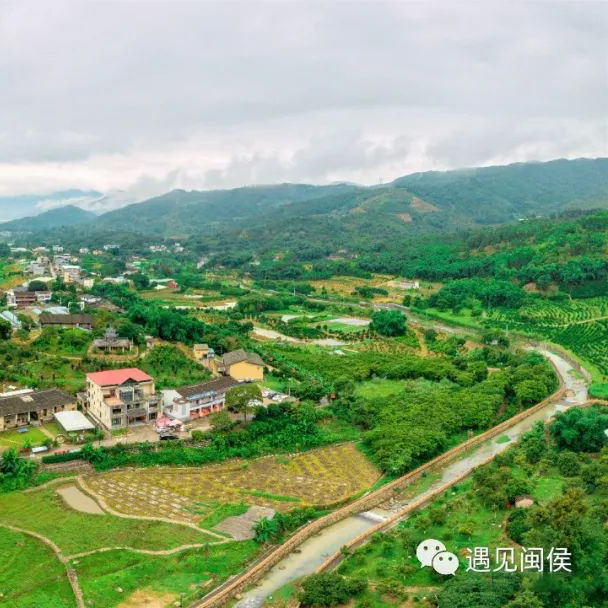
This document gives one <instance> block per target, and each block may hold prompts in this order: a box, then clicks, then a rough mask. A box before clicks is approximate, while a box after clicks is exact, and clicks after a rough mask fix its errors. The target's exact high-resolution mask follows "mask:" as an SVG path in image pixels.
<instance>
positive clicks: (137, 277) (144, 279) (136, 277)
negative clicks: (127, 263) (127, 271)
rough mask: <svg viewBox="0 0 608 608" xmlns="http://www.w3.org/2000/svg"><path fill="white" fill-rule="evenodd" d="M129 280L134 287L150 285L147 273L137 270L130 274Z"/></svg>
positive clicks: (144, 287) (141, 287) (142, 287)
mask: <svg viewBox="0 0 608 608" xmlns="http://www.w3.org/2000/svg"><path fill="white" fill-rule="evenodd" d="M131 281H133V286H134V287H135V288H136V289H148V287H150V279H149V278H148V276H147V275H145V274H142V273H141V272H137V273H135V274H132V275H131Z"/></svg>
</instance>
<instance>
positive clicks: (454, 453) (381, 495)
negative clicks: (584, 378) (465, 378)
mask: <svg viewBox="0 0 608 608" xmlns="http://www.w3.org/2000/svg"><path fill="white" fill-rule="evenodd" d="M549 362H550V363H551V365H552V366H553V367H554V369H555V372H556V375H557V377H558V378H559V380H560V384H559V388H558V389H557V390H556V391H555V392H554V393H553V394H552V395H550V396H549V397H547V398H546V399H543V400H542V401H541V402H539V403H537V404H536V405H534V406H532V407H530V408H528V409H527V410H524V411H523V412H520V413H519V414H516V415H515V416H513V417H512V418H509V419H508V420H505V421H504V422H502V423H500V424H498V425H497V426H495V427H492V428H491V429H489V430H487V431H485V432H484V433H481V434H480V435H476V436H475V437H471V439H468V440H467V441H464V442H463V443H461V444H459V445H458V446H456V447H455V448H452V449H451V450H448V451H447V452H445V453H444V454H441V455H439V456H437V457H436V458H433V459H432V460H430V461H429V462H427V463H425V464H423V465H422V466H420V467H418V468H417V469H414V470H413V471H411V472H410V473H407V474H406V475H403V476H402V477H399V478H398V479H395V480H394V481H392V482H390V483H388V484H386V485H384V486H382V487H381V488H379V489H378V490H376V491H374V492H371V493H369V494H367V495H365V496H363V497H361V498H359V499H358V500H355V501H353V502H352V503H350V504H348V505H346V506H344V507H342V508H340V509H338V510H336V511H334V512H333V513H330V514H329V515H326V516H324V517H321V518H319V519H317V520H315V521H313V522H311V523H310V524H308V525H307V526H304V527H303V528H301V529H300V530H299V531H298V532H296V533H295V534H294V535H293V536H292V537H291V538H289V539H288V540H287V541H285V542H284V543H283V544H282V545H280V546H278V547H276V548H275V549H274V550H272V551H271V552H270V553H269V554H267V555H265V556H264V557H263V558H261V559H259V560H258V561H257V562H255V563H254V564H253V565H252V566H251V567H250V568H249V569H248V570H247V571H246V572H244V573H243V574H241V575H238V576H236V577H233V578H232V579H230V580H228V581H227V582H226V583H224V584H223V585H220V586H219V587H217V588H216V589H214V590H213V591H212V592H211V593H209V594H208V595H206V596H205V597H204V598H203V599H202V600H199V601H198V602H196V603H194V604H192V605H191V608H215V607H216V606H222V605H223V604H224V603H226V602H227V601H228V600H229V599H230V598H231V597H233V596H234V595H235V594H236V593H238V592H239V591H242V590H243V589H245V588H246V587H248V586H249V585H251V584H252V583H255V582H256V581H258V580H259V579H260V578H262V577H263V576H264V575H265V574H266V572H268V570H270V569H271V568H272V567H273V566H274V565H276V564H277V563H278V562H280V561H281V560H282V559H283V558H284V557H286V556H287V555H289V554H290V553H291V552H292V551H293V550H294V549H295V548H297V547H298V546H299V545H300V544H302V543H303V542H304V541H305V540H307V539H308V538H310V537H311V536H313V535H314V534H316V533H318V532H319V531H321V530H322V529H323V528H326V527H328V526H330V525H332V524H334V523H336V522H338V521H341V520H342V519H345V518H346V517H349V516H350V515H354V514H356V513H360V512H361V511H366V510H368V509H370V508H372V507H375V506H377V505H378V504H380V503H382V502H384V501H385V500H386V499H387V498H389V497H390V496H391V495H392V494H393V493H394V492H395V491H396V490H398V489H400V488H401V487H402V486H405V485H409V484H410V483H412V482H413V481H416V480H417V479H418V478H419V477H420V476H421V475H422V473H425V472H428V471H430V470H432V469H433V468H435V467H437V466H438V465H444V464H446V463H448V462H450V461H451V460H454V459H455V458H457V457H458V456H460V455H461V454H462V453H463V452H466V451H467V450H469V449H470V448H472V447H474V446H476V445H478V444H480V443H483V442H484V441H486V440H488V439H491V438H492V437H495V436H496V435H498V434H500V433H502V432H504V431H506V430H507V429H509V428H510V427H512V426H513V425H514V424H517V423H518V422H520V421H521V420H524V419H525V418H527V417H528V416H531V415H532V414H534V413H536V412H538V411H539V410H541V409H543V408H544V407H545V406H547V405H548V404H549V403H551V402H553V401H555V400H557V399H560V398H562V397H563V396H564V395H565V393H566V388H565V386H564V383H563V380H562V378H561V375H560V374H559V372H558V370H557V369H556V368H555V365H553V362H552V361H551V360H550V359H549ZM464 477H466V475H464V476H463V477H462V478H464ZM458 481H460V478H457V479H456V480H454V481H452V482H450V484H449V485H453V484H454V483H457V482H458ZM449 485H446V487H449ZM443 489H445V488H443ZM443 489H442V491H443ZM428 499H429V498H428V497H427V498H426V499H425V501H427V500H428ZM413 505H416V502H414V503H411V504H410V505H408V507H407V508H408V509H410V510H411V509H413V508H418V507H419V506H421V505H417V506H416V507H414V506H413ZM395 517H403V515H402V514H401V515H399V514H398V515H397V516H395ZM392 520H393V517H391V518H390V520H387V521H392ZM386 525H387V523H386V522H382V523H381V524H379V526H382V528H384V527H385V526H386ZM375 528H378V526H375V527H374V528H371V530H374V531H376V530H375ZM366 537H367V535H366ZM362 540H363V539H361V540H359V542H362ZM355 541H357V539H355ZM351 542H354V541H351ZM334 557H335V556H334ZM330 559H332V558H330Z"/></svg>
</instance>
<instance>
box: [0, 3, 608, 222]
mask: <svg viewBox="0 0 608 608" xmlns="http://www.w3.org/2000/svg"><path fill="white" fill-rule="evenodd" d="M607 108H608V2H603V1H584V0H582V1H581V0H578V1H574V0H573V1H571V2H554V1H545V2H537V1H534V0H528V1H526V2H519V3H518V2H516V1H513V0H509V1H508V2H495V1H492V0H486V1H485V2H481V1H480V2H470V3H468V2H466V0H465V1H459V2H454V1H453V0H444V1H441V2H440V1H436V2H432V1H431V2H428V1H426V2H418V3H414V2H376V1H351V2H337V1H325V2H311V1H310V0H309V1H306V2H290V1H279V0H277V1H275V2H257V1H253V0H251V1H247V2H231V1H227V0H223V1H222V2H196V1H190V2H179V1H176V0H171V1H170V2H161V1H152V0H150V1H145V2H144V1H135V0H134V1H131V2H121V1H119V0H118V1H116V0H115V1H112V2H110V1H108V2H103V1H86V0H79V1H77V2H62V1H58V0H35V1H29V0H15V1H13V0H0V197H4V198H3V199H2V200H3V201H4V203H5V204H4V208H2V207H1V206H0V216H2V217H1V218H0V219H6V216H7V214H8V215H13V216H17V215H24V214H25V213H27V212H30V211H31V209H32V208H35V209H36V210H38V211H40V210H42V209H46V208H50V207H53V206H56V205H58V204H62V202H64V199H63V198H62V197H61V196H59V197H57V196H54V197H50V196H47V195H49V194H51V193H53V192H57V191H64V190H68V189H82V190H87V191H97V192H101V193H104V194H108V196H107V197H105V198H104V199H103V200H102V201H101V202H97V203H95V202H91V201H94V199H95V198H96V197H95V196H92V195H86V196H85V197H82V198H79V195H73V196H75V197H76V201H77V202H79V203H80V204H84V205H89V206H92V207H95V206H97V207H112V206H118V205H120V204H124V203H125V202H132V201H134V200H142V199H143V198H147V197H149V196H152V195H155V194H159V193H162V192H165V191H167V190H170V189H172V188H175V187H181V188H186V189H193V188H197V189H201V188H218V187H232V186H239V185H243V184H253V183H270V182H278V181H306V182H313V183H326V182H332V181H336V180H349V181H356V182H360V183H367V184H373V183H378V181H380V180H382V181H388V180H390V179H393V178H395V177H397V176H400V175H404V174H407V173H411V172H414V171H421V170H428V169H446V168H454V167H463V166H472V165H487V164H503V163H508V162H513V161H522V160H547V159H551V158H558V157H579V156H606V155H608V119H607ZM26 194H36V195H40V197H39V198H36V197H34V198H32V197H23V196H21V197H20V198H15V197H17V196H18V195H26ZM9 197H10V198H9ZM67 198H69V196H68V197H67ZM32 200H33V201H34V202H33V203H32V202H29V203H26V202H25V201H32ZM7 201H8V207H7Z"/></svg>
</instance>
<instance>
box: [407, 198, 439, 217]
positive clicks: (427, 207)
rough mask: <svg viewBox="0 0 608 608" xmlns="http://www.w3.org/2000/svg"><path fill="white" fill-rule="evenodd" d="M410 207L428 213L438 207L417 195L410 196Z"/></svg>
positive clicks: (436, 209)
mask: <svg viewBox="0 0 608 608" xmlns="http://www.w3.org/2000/svg"><path fill="white" fill-rule="evenodd" d="M411 205H412V209H416V211H419V212H420V213H430V212H432V211H439V209H438V208H437V207H435V205H433V204H431V203H429V202H427V201H423V200H422V199H421V198H418V197H417V196H414V197H413V198H412V203H411Z"/></svg>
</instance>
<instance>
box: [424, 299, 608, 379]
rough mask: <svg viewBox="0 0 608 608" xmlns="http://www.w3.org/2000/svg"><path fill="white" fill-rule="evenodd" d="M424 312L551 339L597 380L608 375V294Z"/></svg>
mask: <svg viewBox="0 0 608 608" xmlns="http://www.w3.org/2000/svg"><path fill="white" fill-rule="evenodd" d="M422 312H423V313H425V314H428V315H429V316H431V317H433V318H437V319H444V320H446V321H448V322H451V323H456V324H458V325H462V326H465V327H471V328H476V329H483V328H486V327H492V328H499V329H503V330H505V331H507V332H509V331H513V332H520V333H523V334H526V335H529V336H534V337H537V338H539V339H545V340H549V341H551V342H554V343H555V344H558V345H560V346H562V347H564V348H565V349H567V350H569V351H570V352H571V353H572V354H573V355H574V356H575V357H577V358H578V359H580V360H581V362H582V363H583V365H584V366H585V367H587V368H588V371H589V372H590V373H591V375H592V376H593V378H594V381H595V382H603V381H605V380H606V379H608V297H597V298H588V299H585V300H570V301H564V302H550V301H541V302H538V303H535V304H533V305H530V306H525V307H523V308H521V309H519V310H516V311H513V310H505V309H494V310H492V311H491V312H490V313H489V314H486V315H485V316H482V317H472V316H471V311H470V310H468V309H462V310H460V311H459V312H458V313H457V314H456V313H454V312H452V311H449V310H447V311H439V310H436V309H426V310H424V311H422Z"/></svg>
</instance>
